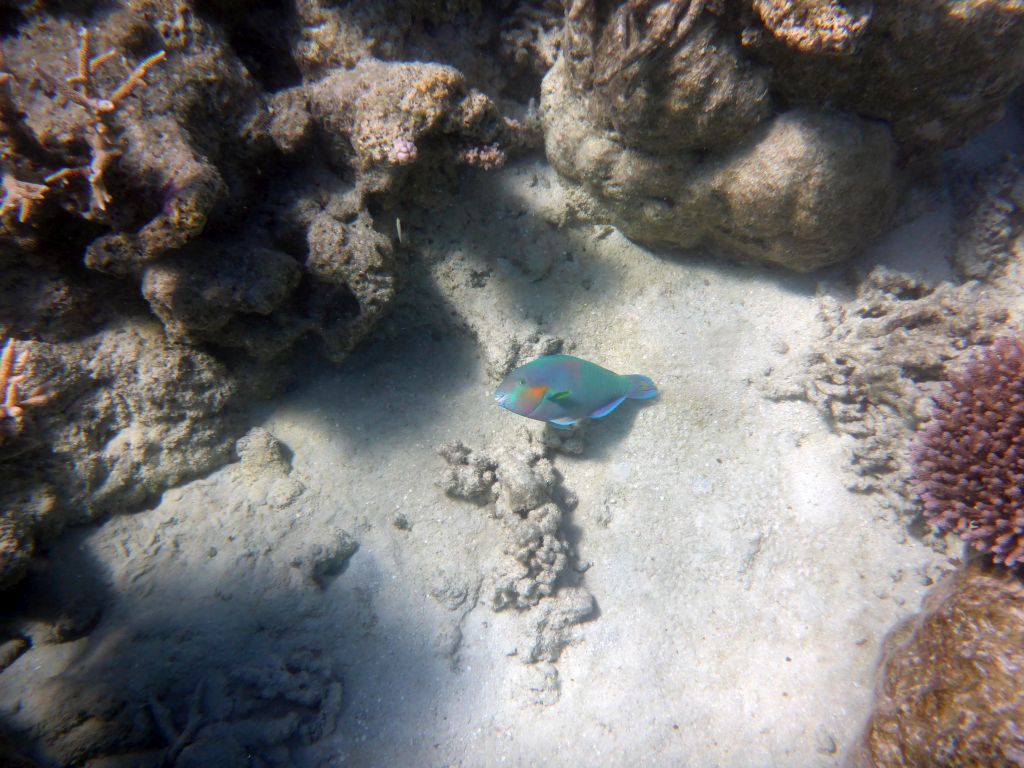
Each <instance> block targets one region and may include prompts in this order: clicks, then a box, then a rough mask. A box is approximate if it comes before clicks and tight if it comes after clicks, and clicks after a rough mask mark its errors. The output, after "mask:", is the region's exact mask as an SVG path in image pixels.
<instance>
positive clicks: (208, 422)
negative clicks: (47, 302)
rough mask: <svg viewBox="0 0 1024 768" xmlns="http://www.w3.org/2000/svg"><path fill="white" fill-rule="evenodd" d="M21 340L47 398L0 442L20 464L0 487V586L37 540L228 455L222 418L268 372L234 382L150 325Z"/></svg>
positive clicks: (270, 377) (135, 502)
mask: <svg viewBox="0 0 1024 768" xmlns="http://www.w3.org/2000/svg"><path fill="white" fill-rule="evenodd" d="M22 344H23V346H24V348H25V349H26V350H27V351H28V352H30V354H31V355H32V358H33V361H34V362H33V366H34V373H35V377H36V380H37V381H38V382H40V384H41V385H42V386H44V387H45V388H46V390H47V392H48V393H49V395H50V399H49V402H48V403H47V405H46V406H45V407H41V408H37V409H33V410H34V411H36V412H35V413H33V414H31V418H32V422H31V426H30V428H27V429H25V430H24V431H23V433H22V434H21V435H20V436H19V437H18V438H17V439H16V440H12V441H10V442H9V443H8V444H6V445H4V446H3V447H2V448H0V451H2V455H0V460H2V461H5V462H8V463H10V462H15V461H16V462H17V466H19V467H20V468H21V471H20V472H19V473H16V474H15V473H12V474H11V475H10V476H9V477H10V480H9V482H7V483H5V484H4V487H3V488H2V489H0V508H2V509H3V510H4V515H3V519H4V522H3V544H2V550H3V552H4V556H3V557H2V559H0V583H2V584H4V585H5V586H6V585H9V584H11V583H12V582H13V581H15V580H17V578H18V577H19V576H20V575H21V574H22V573H23V572H24V568H25V566H26V565H27V562H28V557H29V556H30V554H31V553H32V551H33V548H34V541H35V539H36V537H37V536H40V535H42V536H52V535H53V534H55V533H57V532H59V531H60V530H61V529H63V528H64V527H65V526H66V525H69V524H73V523H81V522H85V521H87V520H90V519H95V518H97V517H101V516H104V515H107V514H110V513H114V512H120V511H125V510H131V509H134V508H137V507H138V506H140V505H141V504H143V503H144V502H145V501H147V500H149V499H152V498H153V497H155V496H156V495H157V494H159V493H160V492H161V491H163V490H164V489H166V488H167V487H169V486H172V485H176V484H178V483H181V482H183V481H185V480H188V479H190V478H193V477H196V476H198V475H201V474H204V473H205V472H208V471H209V470H210V469H213V468H214V467H216V466H218V465H220V464H223V463H224V462H226V461H227V460H229V458H230V456H231V446H232V444H233V442H234V437H233V434H232V433H233V429H232V419H233V415H237V414H238V413H239V412H240V406H241V403H242V402H244V401H245V400H247V399H249V398H251V397H252V396H253V394H255V393H256V392H257V391H259V389H260V388H261V387H264V386H272V385H273V382H274V380H275V378H276V377H277V376H279V375H280V374H275V373H274V372H273V371H262V372H260V371H256V370H251V371H250V372H249V376H248V377H247V381H246V383H245V384H244V385H240V383H239V381H238V380H236V379H235V378H234V377H233V376H232V375H230V374H228V372H227V370H226V368H225V366H224V365H223V363H221V362H220V361H218V360H217V359H216V358H214V357H212V356H211V355H209V354H207V353H203V352H200V351H199V350H196V349H191V348H188V347H182V346H173V345H171V344H169V343H168V342H167V340H166V338H165V337H164V335H163V333H162V332H161V329H160V327H159V325H158V324H156V323H154V322H153V321H150V322H149V324H148V325H147V324H143V323H138V322H133V323H126V324H123V325H122V326H121V327H111V328H109V329H107V330H106V331H104V332H103V333H100V334H96V335H94V336H92V337H86V338H84V339H81V340H79V341H75V342H64V343H62V344H46V343H42V342H31V341H30V342H23V343H22Z"/></svg>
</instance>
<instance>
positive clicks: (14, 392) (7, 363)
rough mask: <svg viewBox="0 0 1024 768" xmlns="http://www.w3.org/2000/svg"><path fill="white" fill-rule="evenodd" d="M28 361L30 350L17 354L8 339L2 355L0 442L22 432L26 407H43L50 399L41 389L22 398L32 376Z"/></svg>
mask: <svg viewBox="0 0 1024 768" xmlns="http://www.w3.org/2000/svg"><path fill="white" fill-rule="evenodd" d="M28 361H29V352H28V350H27V349H23V350H22V351H21V352H17V350H16V349H15V344H14V339H8V341H7V343H6V344H5V345H4V350H3V352H2V353H0V393H2V394H3V402H0V442H3V440H4V438H5V437H11V436H13V435H16V434H18V433H19V432H20V431H21V419H22V416H23V415H24V413H25V407H26V406H29V405H42V404H43V403H45V402H46V401H47V400H48V399H49V396H48V395H46V394H44V393H43V392H42V390H41V388H37V389H35V390H33V391H32V392H31V393H30V394H29V396H28V397H22V395H21V392H20V391H19V390H20V388H21V386H22V385H23V384H24V383H25V382H26V381H28V379H29V376H30V374H29V371H28Z"/></svg>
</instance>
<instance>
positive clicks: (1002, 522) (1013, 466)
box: [912, 336, 1024, 566]
mask: <svg viewBox="0 0 1024 768" xmlns="http://www.w3.org/2000/svg"><path fill="white" fill-rule="evenodd" d="M912 460H913V463H914V485H915V489H916V491H917V493H918V495H919V496H920V498H921V501H922V503H923V504H924V514H925V516H926V517H927V518H928V519H929V520H930V521H931V522H932V523H933V524H934V525H936V526H937V527H938V528H939V529H940V530H943V531H951V530H952V531H956V532H957V533H958V534H959V535H960V536H961V537H963V539H964V540H966V541H968V542H970V544H971V546H973V547H974V548H975V549H977V550H979V551H981V552H988V553H991V554H992V557H993V560H994V561H995V562H996V563H998V564H1003V565H1007V566H1015V565H1019V564H1022V563H1024V505H1022V504H1021V498H1022V495H1024V338H1021V337H1020V336H1004V337H1002V338H999V339H996V340H995V342H993V344H992V345H991V346H990V347H988V348H987V349H986V350H985V351H984V352H982V353H981V354H980V355H978V356H977V357H975V358H974V359H973V360H972V361H971V362H970V363H969V364H968V365H967V367H966V368H965V369H964V370H963V371H962V372H961V373H958V374H956V375H954V376H952V377H950V380H949V382H948V383H947V384H946V386H945V387H944V388H943V390H942V391H941V392H940V393H939V394H938V395H936V397H935V412H934V417H933V418H932V420H931V421H930V422H928V423H927V424H925V425H924V427H922V428H921V430H920V431H919V432H918V435H917V438H916V440H915V442H914V445H913V448H912Z"/></svg>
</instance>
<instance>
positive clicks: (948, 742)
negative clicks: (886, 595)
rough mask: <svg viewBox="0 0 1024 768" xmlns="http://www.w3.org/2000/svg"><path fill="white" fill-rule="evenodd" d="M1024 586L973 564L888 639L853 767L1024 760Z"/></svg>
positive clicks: (931, 596)
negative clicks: (1023, 682)
mask: <svg viewBox="0 0 1024 768" xmlns="http://www.w3.org/2000/svg"><path fill="white" fill-rule="evenodd" d="M1022 665H1024V585H1022V584H1021V582H1020V580H1019V579H1018V578H1016V577H1014V576H1012V575H1010V574H1008V573H1006V572H1005V571H997V570H990V569H985V568H983V567H981V566H980V565H979V563H977V562H975V563H973V564H971V565H970V566H969V567H968V568H966V569H965V570H963V571H960V572H957V573H953V574H950V575H948V576H946V577H945V579H943V581H941V582H940V583H939V584H938V585H937V586H935V587H934V588H933V589H932V591H931V592H929V593H928V595H927V596H926V597H925V599H924V605H923V608H922V611H921V613H919V614H917V615H915V616H911V617H910V618H909V619H907V620H905V621H904V622H903V623H901V624H900V625H898V626H897V627H896V628H895V629H893V630H892V632H890V634H889V636H888V637H887V638H886V641H885V645H884V649H883V659H882V662H881V670H880V679H879V683H878V686H877V688H876V693H875V705H874V711H873V713H872V715H871V717H870V720H869V721H868V724H867V728H866V729H865V732H864V734H863V736H862V737H861V738H860V739H859V741H858V742H857V743H856V744H855V745H854V747H853V749H852V750H850V752H849V754H848V755H847V757H846V760H845V762H844V765H845V766H846V768H897V766H900V767H903V766H907V767H909V766H920V765H930V766H950V767H951V766H983V765H984V766H1006V767H1007V768H1009V767H1010V766H1015V765H1020V764H1021V762H1022V761H1024V732H1022V731H1021V729H1020V724H1021V723H1022V722H1024V693H1022V692H1021V687H1020V679H1019V674H1018V670H1019V669H1020V668H1021V666H1022Z"/></svg>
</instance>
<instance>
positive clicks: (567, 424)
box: [548, 416, 579, 429]
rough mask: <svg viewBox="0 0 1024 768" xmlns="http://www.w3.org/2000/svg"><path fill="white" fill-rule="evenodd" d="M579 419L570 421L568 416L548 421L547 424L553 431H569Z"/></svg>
mask: <svg viewBox="0 0 1024 768" xmlns="http://www.w3.org/2000/svg"><path fill="white" fill-rule="evenodd" d="M577 421H579V419H572V418H569V417H568V416H566V417H564V418H561V419H548V424H550V425H551V426H553V427H554V428H555V429H570V428H571V427H572V426H573V425H574V424H575V423H576V422H577Z"/></svg>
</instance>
